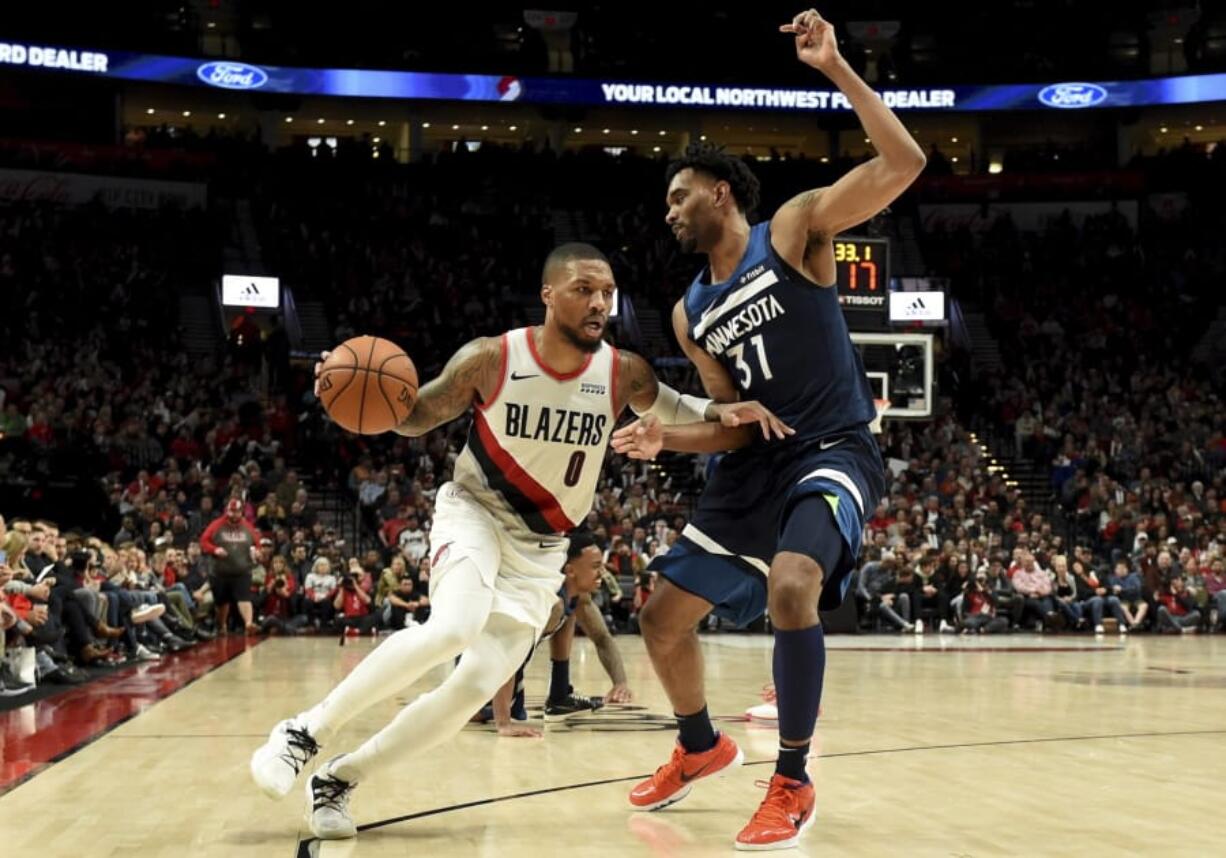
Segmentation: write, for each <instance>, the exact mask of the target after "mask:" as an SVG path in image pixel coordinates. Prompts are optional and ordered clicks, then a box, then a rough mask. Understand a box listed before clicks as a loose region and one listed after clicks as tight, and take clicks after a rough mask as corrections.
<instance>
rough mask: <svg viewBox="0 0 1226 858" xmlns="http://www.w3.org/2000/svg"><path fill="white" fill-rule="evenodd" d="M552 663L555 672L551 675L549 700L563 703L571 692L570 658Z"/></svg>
mask: <svg viewBox="0 0 1226 858" xmlns="http://www.w3.org/2000/svg"><path fill="white" fill-rule="evenodd" d="M551 664H552V665H553V672H552V673H550V675H549V702H550V703H561V702H562V701H563V700H565V699H566V697H567V695H568V694H570V659H566V660H565V661H554V662H551Z"/></svg>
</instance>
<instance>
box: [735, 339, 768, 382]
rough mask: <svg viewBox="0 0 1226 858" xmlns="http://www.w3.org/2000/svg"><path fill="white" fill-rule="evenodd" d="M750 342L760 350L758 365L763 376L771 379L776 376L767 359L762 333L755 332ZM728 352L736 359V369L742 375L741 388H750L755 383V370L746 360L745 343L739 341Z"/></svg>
mask: <svg viewBox="0 0 1226 858" xmlns="http://www.w3.org/2000/svg"><path fill="white" fill-rule="evenodd" d="M749 342H750V343H752V344H753V347H754V348H755V349H756V350H757V352H758V366H760V367H761V368H762V377H763V378H765V379H766V380H767V381H770V380H771V379H772V378H774V376H773V375H772V374H771V365H770V363H768V362H767V360H766V346H765V345H764V344H763V343H762V335H761V334H754V335H753V336H752V337H751V338H750V340H749ZM728 354H729V355H730V356H731V357H732V359H733V360H735V361H736V371H737V373H738V374H739V375H740V377H741V389H742V390H748V389H749V387H750V385H752V384H753V370H752V369H751V368H750V366H749V363H748V362H747V361H746V360H745V344H744V343H737V344H736V345H735V346H732V347H731V348H729V349H728Z"/></svg>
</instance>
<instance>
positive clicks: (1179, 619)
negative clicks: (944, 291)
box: [1154, 575, 1200, 634]
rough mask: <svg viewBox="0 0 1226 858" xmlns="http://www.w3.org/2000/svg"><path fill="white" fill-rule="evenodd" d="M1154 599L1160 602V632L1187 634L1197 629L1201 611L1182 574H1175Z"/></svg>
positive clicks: (1158, 626) (1158, 624)
mask: <svg viewBox="0 0 1226 858" xmlns="http://www.w3.org/2000/svg"><path fill="white" fill-rule="evenodd" d="M1154 601H1155V602H1157V604H1158V622H1157V626H1156V628H1157V630H1158V631H1159V632H1170V633H1172V634H1187V633H1188V632H1194V631H1196V627H1197V625H1198V624H1199V623H1200V611H1198V610H1197V609H1196V600H1195V599H1193V598H1192V596H1191V594H1189V593H1188V591H1187V588H1186V587H1185V586H1184V581H1183V576H1182V575H1175V576H1174V577H1172V578H1171V582H1170V583H1169V584H1167V585H1166V586H1165V587H1163V588H1162V589H1161V590H1158V591H1157V592H1155V593H1154Z"/></svg>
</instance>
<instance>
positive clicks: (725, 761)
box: [630, 733, 745, 810]
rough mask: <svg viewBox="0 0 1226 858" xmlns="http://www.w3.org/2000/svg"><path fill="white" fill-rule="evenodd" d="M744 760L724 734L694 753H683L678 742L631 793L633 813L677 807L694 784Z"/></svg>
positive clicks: (743, 756) (738, 750) (684, 750)
mask: <svg viewBox="0 0 1226 858" xmlns="http://www.w3.org/2000/svg"><path fill="white" fill-rule="evenodd" d="M744 759H745V755H744V754H742V753H741V749H740V748H738V747H737V745H736V742H734V741H732V740H731V739H730V738H728V736H727V734H725V733H720V734H719V737H718V738H717V739H716V740H715V745H714V746H713V747H712V748H711V749H710V750H707V751H699V752H697V753H692V752H689V751H686V749H685V748H683V747H682V746H681V743H680V742H678V743H677V747H675V748H673V756H672V757H671V758H670V759H669V761H668V762H667V763H665V764H664V765H662V766H660V768H658V769H656V773H655V774H654V775H652V776H651V777H649V778H648V779H647V780H645V781H643V782H642V783H640V784H639V785H638V786H636V787H635V788H634V789H632V790H630V804H632V805H633V806H634V809H635V810H660V809H661V808H665V807H668V806H669V805H670V804H676V803H677V802H679V801H681V799H683V798H685V797H686V796H687V795H689V794H690V790H691V789H692V788H693V787H694V781H696V780H699V779H700V778H709V777H711V775H715V774H719V773H720V772H722V771H724V770H725V769H728V768H730V767H731V766H739V765H740V764H741V762H742V761H743V760H744Z"/></svg>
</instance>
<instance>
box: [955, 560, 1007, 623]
mask: <svg viewBox="0 0 1226 858" xmlns="http://www.w3.org/2000/svg"><path fill="white" fill-rule="evenodd" d="M962 592H963V596H962V634H964V635H970V634H976V633H978V634H981V635H991V634H1001V633H1002V632H1007V631H1009V621H1008V620H1007V619H1006V618H1004V617H998V616H996V603H995V601H994V600H993V599H992V593H991V590H990V589H989V585H988V573H987V570H986V568H985V569H980V570H979V571H978V572H976V573H975V577H974V578H973V579H971V580H969V581H967V582H966V586H965V588H964V589H963V591H962Z"/></svg>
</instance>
